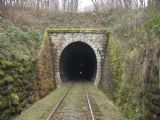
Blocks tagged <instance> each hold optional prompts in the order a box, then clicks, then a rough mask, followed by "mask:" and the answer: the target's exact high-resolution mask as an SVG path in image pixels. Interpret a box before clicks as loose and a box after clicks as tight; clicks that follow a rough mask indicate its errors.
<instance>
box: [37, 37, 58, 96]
mask: <svg viewBox="0 0 160 120" xmlns="http://www.w3.org/2000/svg"><path fill="white" fill-rule="evenodd" d="M52 56H53V54H52V50H51V44H50V40H49V39H47V40H46V41H45V43H44V46H43V49H42V50H41V53H40V56H39V57H38V59H37V77H38V91H39V94H40V97H43V96H45V95H46V94H48V93H49V92H50V91H51V90H53V89H55V87H56V86H55V79H54V61H53V58H52Z"/></svg>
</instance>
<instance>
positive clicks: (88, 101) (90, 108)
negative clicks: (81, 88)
mask: <svg viewBox="0 0 160 120" xmlns="http://www.w3.org/2000/svg"><path fill="white" fill-rule="evenodd" d="M85 93H86V97H87V103H88V106H89V110H90V113H91V117H92V120H95V117H94V114H93V110H92V106H91V102H90V99H89V95H88V92H87V90H86V88H85Z"/></svg>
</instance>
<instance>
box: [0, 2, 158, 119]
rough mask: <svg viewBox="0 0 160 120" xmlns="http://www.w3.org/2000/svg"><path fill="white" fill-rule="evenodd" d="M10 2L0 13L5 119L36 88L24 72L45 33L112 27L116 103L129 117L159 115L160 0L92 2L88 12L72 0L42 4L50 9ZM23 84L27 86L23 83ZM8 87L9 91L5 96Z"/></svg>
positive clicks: (0, 90)
mask: <svg viewBox="0 0 160 120" xmlns="http://www.w3.org/2000/svg"><path fill="white" fill-rule="evenodd" d="M4 1H5V0H3V2H4ZM9 1H10V2H9V3H8V4H7V5H5V7H4V6H3V8H4V9H2V13H1V12H0V15H1V16H3V18H2V17H0V21H1V22H0V25H1V27H0V85H2V86H3V87H1V88H0V110H1V111H2V112H1V113H0V114H1V115H0V116H2V117H1V118H3V119H4V118H6V119H7V118H8V116H9V115H12V114H14V113H15V112H16V110H17V105H18V103H19V102H20V101H21V99H25V97H24V96H27V95H26V94H28V92H26V91H25V90H26V89H31V91H32V89H33V88H32V85H33V84H32V81H30V78H28V80H26V79H25V75H24V73H25V74H28V73H32V72H33V71H34V69H33V68H34V64H33V63H32V60H31V58H32V59H33V58H34V57H35V56H36V54H37V48H38V46H39V43H40V39H41V35H42V34H41V33H42V31H44V29H45V28H48V27H50V28H103V29H108V31H109V32H110V33H111V34H110V35H111V36H110V41H109V56H110V60H109V62H110V67H111V79H112V81H113V88H114V89H113V93H114V95H113V97H114V102H115V104H117V105H118V106H119V107H120V110H121V111H122V112H123V113H124V115H125V117H126V118H127V119H128V120H138V119H140V120H158V119H160V110H159V108H160V104H159V101H160V98H159V96H160V93H159V91H160V90H159V87H158V86H157V85H158V84H159V81H158V80H159V79H160V78H159V74H160V72H159V71H160V68H159V64H160V63H159V59H160V52H159V51H160V48H159V46H160V43H159V39H160V11H159V8H160V7H159V5H160V4H159V0H155V1H153V0H147V1H146V2H147V4H145V3H144V1H143V0H141V1H139V4H140V5H138V4H137V0H133V2H131V0H128V1H127V0H117V1H114V0H106V1H103V0H101V1H100V0H92V2H93V3H94V4H93V5H94V7H93V11H91V10H89V11H88V12H84V13H77V7H75V6H71V4H73V1H66V2H69V4H66V3H65V1H64V3H63V7H64V9H60V8H59V7H57V8H56V5H57V4H53V3H52V4H50V5H53V6H54V9H50V7H48V6H47V4H43V5H44V6H47V11H45V10H43V9H44V8H45V7H42V8H39V6H40V4H41V2H44V1H42V0H40V3H38V5H37V6H36V8H37V9H35V5H36V1H32V0H31V1H28V2H29V3H30V2H33V6H27V7H25V6H24V5H25V4H28V3H25V2H24V3H25V4H24V5H22V6H20V5H21V4H18V5H17V6H16V7H14V6H11V5H10V4H11V1H12V0H9ZM57 1H58V0H56V3H57ZM0 2H2V1H0ZM21 2H22V3H23V1H19V3H21ZM47 2H49V1H47ZM122 3H125V4H122ZM1 5H4V4H1ZM28 5H30V4H28ZM65 5H66V7H65ZM68 5H69V6H68ZM74 7H75V8H74ZM1 8H2V7H1ZM67 8H69V9H67ZM135 8H136V9H135ZM55 9H57V10H55ZM51 10H53V11H51ZM73 10H76V12H74V11H73ZM19 11H20V12H19ZM5 19H7V20H8V21H6V20H5ZM9 21H10V22H9ZM12 23H13V24H14V25H13V24H12ZM17 58H18V59H17ZM22 58H23V60H22ZM6 66H10V67H9V68H8V67H6ZM6 68H7V69H6ZM31 71H32V72H31ZM17 82H18V83H17ZM24 84H27V86H28V87H27V86H26V87H27V88H25V87H23V85H24ZM30 84H31V85H30ZM4 86H5V91H7V92H6V93H4V94H3V90H4ZM6 86H7V87H6ZM14 87H15V88H14ZM6 88H7V89H6ZM20 91H21V92H20ZM23 95H24V96H23ZM1 96H2V97H1ZM1 106H2V107H1ZM4 106H5V107H4ZM1 118H0V119H1Z"/></svg>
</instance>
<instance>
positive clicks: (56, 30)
mask: <svg viewBox="0 0 160 120" xmlns="http://www.w3.org/2000/svg"><path fill="white" fill-rule="evenodd" d="M47 32H48V33H107V30H105V29H83V28H81V29H74V28H71V29H52V28H49V29H47Z"/></svg>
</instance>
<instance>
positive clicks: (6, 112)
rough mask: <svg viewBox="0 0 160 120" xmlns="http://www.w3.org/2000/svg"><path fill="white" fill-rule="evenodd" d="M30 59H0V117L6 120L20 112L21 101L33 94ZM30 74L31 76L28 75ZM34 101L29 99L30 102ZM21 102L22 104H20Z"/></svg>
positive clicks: (32, 69)
mask: <svg viewBox="0 0 160 120" xmlns="http://www.w3.org/2000/svg"><path fill="white" fill-rule="evenodd" d="M34 68H35V67H34V62H33V61H32V60H31V59H28V60H27V61H26V60H24V59H14V61H11V60H4V59H1V60H0V119H1V120H8V119H10V117H11V116H13V115H15V114H17V113H19V112H21V110H22V109H23V108H24V107H25V104H24V103H22V102H23V101H24V100H26V99H27V98H28V97H29V96H34V91H35V90H34V87H33V86H34V84H35V69H34ZM30 76H32V77H30ZM33 101H34V98H33V99H30V103H32V102H33ZM20 103H22V104H20Z"/></svg>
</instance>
